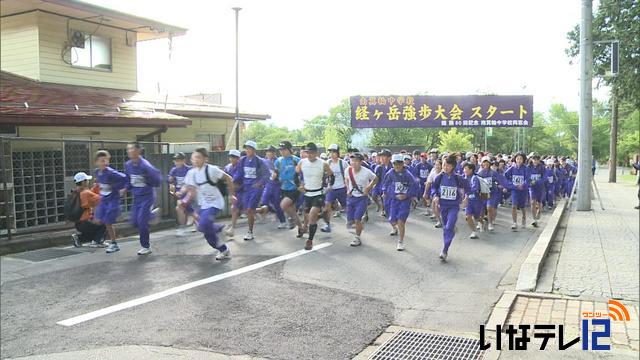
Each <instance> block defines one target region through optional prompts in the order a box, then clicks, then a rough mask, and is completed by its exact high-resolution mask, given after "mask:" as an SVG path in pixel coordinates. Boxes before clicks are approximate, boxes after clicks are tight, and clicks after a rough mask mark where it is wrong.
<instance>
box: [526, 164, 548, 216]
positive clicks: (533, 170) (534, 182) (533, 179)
mask: <svg viewBox="0 0 640 360" xmlns="http://www.w3.org/2000/svg"><path fill="white" fill-rule="evenodd" d="M529 155H530V156H529V158H530V163H529V166H528V170H529V200H530V203H531V217H532V218H533V221H532V222H531V226H533V227H538V220H539V219H540V211H541V207H542V196H543V194H544V192H545V190H544V185H545V184H544V181H542V177H543V176H544V172H545V169H544V166H543V165H542V164H541V163H540V155H538V154H536V153H531V154H529Z"/></svg>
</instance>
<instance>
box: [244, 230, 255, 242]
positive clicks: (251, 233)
mask: <svg viewBox="0 0 640 360" xmlns="http://www.w3.org/2000/svg"><path fill="white" fill-rule="evenodd" d="M250 240H253V232H252V231H247V234H246V235H245V236H244V241H250Z"/></svg>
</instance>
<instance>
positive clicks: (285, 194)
mask: <svg viewBox="0 0 640 360" xmlns="http://www.w3.org/2000/svg"><path fill="white" fill-rule="evenodd" d="M281 198H282V199H284V198H289V199H291V201H292V202H293V203H294V204H295V203H296V202H297V201H298V199H300V191H298V190H281Z"/></svg>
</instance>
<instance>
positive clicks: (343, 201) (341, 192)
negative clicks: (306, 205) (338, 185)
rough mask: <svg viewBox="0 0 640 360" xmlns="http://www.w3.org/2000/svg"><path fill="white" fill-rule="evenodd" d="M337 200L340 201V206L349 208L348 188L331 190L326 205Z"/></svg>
mask: <svg viewBox="0 0 640 360" xmlns="http://www.w3.org/2000/svg"><path fill="white" fill-rule="evenodd" d="M336 200H338V202H339V203H340V205H342V206H347V188H342V189H331V190H329V193H328V194H327V199H326V200H325V203H327V204H333V202H334V201H336Z"/></svg>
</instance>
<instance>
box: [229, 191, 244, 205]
mask: <svg viewBox="0 0 640 360" xmlns="http://www.w3.org/2000/svg"><path fill="white" fill-rule="evenodd" d="M242 199H244V193H243V192H242V191H241V190H238V191H236V200H235V201H233V202H232V203H231V208H232V209H236V210H242V209H243V207H242Z"/></svg>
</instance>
